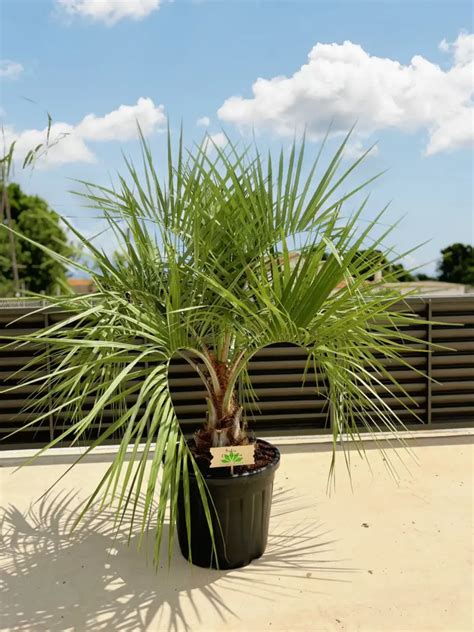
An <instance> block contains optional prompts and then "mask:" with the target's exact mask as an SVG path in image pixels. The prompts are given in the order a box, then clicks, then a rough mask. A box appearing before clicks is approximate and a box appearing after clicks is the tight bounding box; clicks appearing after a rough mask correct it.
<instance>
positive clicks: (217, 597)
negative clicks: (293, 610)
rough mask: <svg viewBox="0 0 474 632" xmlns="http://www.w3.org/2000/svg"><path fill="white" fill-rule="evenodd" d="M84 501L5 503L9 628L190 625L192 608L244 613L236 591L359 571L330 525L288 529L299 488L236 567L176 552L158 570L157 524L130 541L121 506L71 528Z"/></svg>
mask: <svg viewBox="0 0 474 632" xmlns="http://www.w3.org/2000/svg"><path fill="white" fill-rule="evenodd" d="M76 507H77V501H76V495H75V493H74V492H61V493H57V494H50V495H49V496H47V497H45V498H43V499H42V500H41V501H39V502H38V503H36V504H32V505H31V506H30V508H29V510H28V511H26V512H21V511H19V510H18V509H17V508H16V507H15V506H10V507H8V508H6V509H4V510H3V512H2V521H1V539H0V546H1V549H0V572H1V580H0V584H1V589H2V595H3V596H2V615H1V626H0V627H1V629H2V630H11V631H17V630H18V631H28V632H30V631H31V630H35V631H37V630H48V631H50V632H59V631H60V632H64V631H65V630H78V631H81V630H90V629H93V630H94V631H102V630H117V631H126V632H132V630H133V631H134V632H135V631H141V630H152V629H153V630H167V631H168V630H170V631H171V630H175V631H178V630H188V629H190V624H189V621H188V619H189V614H190V613H191V615H192V618H193V619H194V620H197V621H201V622H203V621H202V620H203V618H204V620H205V619H206V617H208V616H209V610H213V611H214V613H213V618H215V617H216V616H217V617H218V619H219V620H220V621H222V623H223V624H224V623H225V622H226V621H228V620H229V619H230V618H233V617H235V618H237V619H238V613H236V612H234V611H233V610H232V603H235V602H236V600H235V595H236V594H241V596H242V598H248V597H249V596H251V597H252V598H260V599H264V600H265V599H266V600H270V601H277V600H278V599H280V598H282V597H283V596H284V595H285V594H288V591H291V590H296V588H292V586H291V584H292V583H293V584H295V583H296V582H295V580H297V579H298V578H305V580H307V581H306V583H305V586H307V588H305V591H304V592H305V593H307V592H310V593H317V592H321V590H322V584H320V582H325V581H347V580H348V577H349V574H350V573H351V572H352V569H349V568H344V567H343V566H342V564H343V560H334V559H329V558H328V556H330V554H331V547H332V544H333V542H332V541H331V540H330V538H329V534H328V533H327V532H324V531H323V530H322V528H321V525H317V524H315V522H314V521H313V522H312V523H311V524H304V525H303V526H299V527H298V526H295V525H298V521H296V523H295V521H294V520H293V521H292V522H291V524H292V527H291V528H288V523H287V521H286V520H285V515H287V514H291V515H292V517H293V515H294V514H295V512H298V511H299V510H301V509H303V508H304V506H303V505H302V504H301V502H300V501H298V500H297V497H295V494H294V493H293V492H292V490H279V491H276V493H275V497H274V503H273V513H272V523H271V528H270V536H269V543H268V547H267V551H266V553H265V555H264V556H263V557H262V558H261V559H259V560H256V561H254V562H253V563H252V564H251V565H250V566H249V567H247V568H244V569H237V570H233V571H216V570H207V569H201V568H197V567H192V566H190V565H189V564H188V563H187V562H186V561H185V560H184V559H183V558H182V557H181V555H180V554H179V551H177V550H176V551H175V555H174V557H173V561H172V564H171V567H170V569H168V567H167V563H166V562H165V563H164V564H163V565H162V568H161V569H160V570H159V571H158V573H157V572H155V569H154V567H153V564H152V562H151V550H152V547H153V541H152V540H153V538H152V533H151V532H150V534H149V535H150V537H149V538H148V540H147V542H146V545H145V546H143V547H142V549H141V550H140V552H137V548H136V544H137V541H138V535H134V536H132V538H131V542H130V546H128V543H127V536H128V532H127V531H126V527H124V528H123V530H122V529H119V530H118V532H117V531H116V529H115V527H114V524H113V518H112V514H111V513H110V512H108V511H102V512H100V513H99V512H92V514H90V515H89V517H88V518H87V519H86V520H85V521H84V522H83V523H81V525H80V526H79V527H78V528H77V529H76V530H75V531H74V532H73V533H71V525H72V522H73V518H74V514H75V509H76ZM279 523H281V525H283V527H282V528H279V526H278V525H279ZM285 523H287V527H286V528H285V527H284V525H285ZM164 547H165V548H164V549H163V550H164V551H166V547H167V543H166V542H164ZM175 548H176V545H175ZM298 592H302V591H301V590H299V591H298ZM232 597H233V598H232ZM203 600H204V601H203ZM203 603H204V604H205V607H203ZM152 622H153V624H152ZM151 626H152V627H151Z"/></svg>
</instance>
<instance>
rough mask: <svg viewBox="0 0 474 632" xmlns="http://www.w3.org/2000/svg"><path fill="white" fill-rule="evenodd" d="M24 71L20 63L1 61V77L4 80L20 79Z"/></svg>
mask: <svg viewBox="0 0 474 632" xmlns="http://www.w3.org/2000/svg"><path fill="white" fill-rule="evenodd" d="M23 70H24V68H23V65H22V64H20V63H19V62H18V61H12V60H11V59H0V77H1V78H2V79H18V77H19V76H20V75H21V73H22V72H23Z"/></svg>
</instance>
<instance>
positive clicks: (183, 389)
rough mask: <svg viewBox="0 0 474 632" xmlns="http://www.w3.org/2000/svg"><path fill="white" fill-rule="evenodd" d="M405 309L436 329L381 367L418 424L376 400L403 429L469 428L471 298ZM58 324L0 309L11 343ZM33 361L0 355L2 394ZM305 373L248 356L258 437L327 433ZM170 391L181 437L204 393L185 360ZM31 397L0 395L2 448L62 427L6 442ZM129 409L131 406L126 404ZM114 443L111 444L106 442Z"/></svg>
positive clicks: (35, 429) (18, 354)
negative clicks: (430, 348) (401, 392)
mask: <svg viewBox="0 0 474 632" xmlns="http://www.w3.org/2000/svg"><path fill="white" fill-rule="evenodd" d="M406 302H407V303H408V304H409V307H410V309H411V310H412V311H413V312H415V313H416V314H418V315H420V316H423V317H424V318H426V319H427V320H434V321H440V322H441V323H442V324H440V325H423V326H419V325H418V326H414V327H412V328H409V329H407V331H408V332H409V333H410V334H411V335H413V336H415V337H416V338H417V339H418V340H419V343H418V345H417V348H416V349H415V351H414V352H410V354H406V355H405V356H404V359H405V360H406V361H408V362H409V363H410V365H411V366H412V367H413V369H409V368H407V367H406V366H404V364H403V363H399V362H394V361H385V363H386V366H387V367H388V369H389V371H390V372H391V374H392V375H393V376H394V377H395V378H396V380H397V381H398V382H399V383H400V384H401V385H402V386H403V387H404V389H405V390H406V391H407V392H408V393H409V394H410V396H411V397H412V398H413V399H414V401H415V402H416V407H415V408H414V410H415V412H416V414H417V415H418V417H419V418H420V421H417V420H416V419H415V418H414V417H413V416H412V415H411V414H410V413H409V412H408V411H407V410H405V409H404V408H403V407H401V406H400V405H399V402H398V401H397V398H396V397H395V395H396V393H394V392H393V388H392V393H387V391H386V390H385V389H384V388H383V387H380V389H379V395H380V397H382V398H383V399H384V400H385V401H387V403H388V404H390V405H391V406H392V407H393V409H394V411H395V412H396V413H397V414H398V415H399V417H400V418H401V419H402V421H403V422H404V423H405V424H406V425H407V427H409V428H426V427H428V428H441V427H446V426H448V427H460V426H466V425H474V295H465V296H451V297H432V298H423V297H417V298H409V299H407V301H406ZM19 316H23V318H22V319H21V320H20V321H18V322H17V323H16V324H13V325H8V323H11V321H13V320H14V319H16V318H18V317H19ZM59 318H61V315H60V314H58V313H54V312H51V311H45V312H37V313H35V312H34V310H33V309H32V307H31V305H26V304H25V305H15V304H13V303H12V304H10V305H6V304H3V305H2V306H0V330H4V331H5V333H8V334H9V335H11V334H13V333H15V332H18V333H19V332H20V331H21V332H22V333H26V332H29V333H34V331H36V330H37V329H39V328H41V327H44V326H46V325H49V324H51V323H52V322H55V321H57V320H58V319H59ZM429 342H435V343H440V344H442V345H443V346H445V347H449V350H445V349H443V350H436V351H434V352H433V353H429V354H427V353H426V347H427V343H429ZM34 353H35V349H34V345H30V346H26V347H22V348H20V349H16V350H12V349H2V350H1V351H0V391H2V390H3V389H4V388H6V387H8V386H11V385H13V384H17V383H21V382H22V381H24V380H25V379H26V378H27V377H28V371H27V370H25V368H24V367H25V366H26V364H27V363H28V361H29V360H31V358H32V357H33V354H34ZM305 366H306V355H305V352H304V350H303V349H300V348H297V347H294V346H289V345H277V346H273V347H271V348H266V349H263V350H262V351H260V352H259V353H258V354H257V355H256V356H254V358H253V360H252V361H251V363H250V366H249V375H250V377H251V381H252V385H253V389H254V392H255V394H256V396H257V398H258V399H257V401H256V402H253V403H252V402H249V403H248V404H247V405H246V416H247V419H248V421H249V425H250V427H251V428H252V429H254V430H255V431H256V432H258V433H260V434H266V433H267V432H272V433H282V432H298V433H301V432H325V431H327V428H328V400H327V397H326V394H325V386H324V378H322V379H320V380H319V381H318V384H319V389H318V394H315V388H314V383H312V381H311V377H313V378H314V373H313V374H311V371H310V372H309V373H308V374H307V375H306V380H305V382H304V384H303V385H302V377H303V373H304V370H305ZM415 369H418V370H419V371H421V372H422V373H423V374H424V375H420V374H419V373H417V371H416V370H415ZM319 377H320V378H321V376H319ZM431 378H432V379H431ZM433 380H434V381H433ZM170 387H171V391H172V396H173V401H174V403H175V408H176V412H177V414H178V417H179V419H180V422H181V424H182V426H183V427H184V428H185V430H186V431H188V432H192V431H193V430H194V429H195V428H196V427H197V426H199V425H200V423H201V422H202V420H203V419H204V415H205V400H204V391H203V388H202V385H201V384H200V380H199V377H198V376H197V375H196V374H195V373H194V371H193V369H192V367H190V366H189V365H188V364H187V363H186V362H185V361H184V360H179V359H177V360H173V362H172V363H171V366H170ZM34 396H35V393H34V387H33V386H31V385H29V386H27V385H23V386H20V388H19V389H17V390H15V391H11V392H6V393H3V392H0V439H1V441H0V448H3V449H5V448H7V447H9V448H11V447H13V445H15V446H17V447H20V446H23V447H31V446H39V445H41V444H44V443H46V442H48V441H50V440H51V439H53V438H54V437H56V436H58V434H59V433H61V432H62V431H63V430H64V429H65V428H66V427H67V418H65V417H63V416H61V415H58V416H52V415H51V416H50V417H49V418H48V419H47V420H46V421H44V420H43V421H42V422H41V423H39V424H33V425H32V426H30V427H28V428H27V429H22V430H20V431H19V432H18V433H16V434H14V435H13V436H11V437H8V438H6V436H7V435H8V434H9V433H11V432H12V431H14V430H16V429H18V428H21V427H22V426H23V425H24V424H25V423H26V422H29V421H32V420H34V419H35V417H34V415H33V414H32V413H30V412H25V411H24V410H23V408H24V405H25V402H26V400H27V398H28V397H29V398H33V399H34ZM401 401H402V402H404V403H406V404H408V405H409V406H410V407H411V408H413V405H412V404H411V403H410V401H409V400H408V399H407V398H406V397H403V396H402V397H401ZM132 402H133V399H131V400H130V403H132ZM91 404H92V401H91V402H90V405H91ZM113 414H114V413H113V411H105V412H104V417H103V420H102V430H103V429H104V427H105V426H106V425H107V423H110V421H111V420H112V418H113ZM98 430H99V428H98V427H96V428H95V429H94V428H92V429H91V435H90V436H89V437H88V438H89V440H91V439H92V438H93V436H94V434H96V433H97V431H98ZM118 439H119V437H118V436H115V437H114V438H113V439H112V442H113V441H115V442H116V441H117V440H118Z"/></svg>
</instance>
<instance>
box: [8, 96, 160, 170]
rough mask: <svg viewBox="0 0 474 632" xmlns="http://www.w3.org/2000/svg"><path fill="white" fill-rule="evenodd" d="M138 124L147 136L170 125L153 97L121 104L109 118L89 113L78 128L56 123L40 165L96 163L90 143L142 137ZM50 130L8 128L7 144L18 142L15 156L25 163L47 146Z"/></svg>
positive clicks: (52, 126) (39, 162) (107, 115)
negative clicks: (32, 151) (30, 153)
mask: <svg viewBox="0 0 474 632" xmlns="http://www.w3.org/2000/svg"><path fill="white" fill-rule="evenodd" d="M137 123H138V124H139V125H140V127H141V130H142V132H143V134H144V135H145V136H148V135H149V134H152V133H153V132H154V131H156V130H157V129H159V128H160V127H162V126H163V125H164V124H165V123H166V116H165V114H164V107H163V105H158V106H155V104H154V103H153V101H152V100H151V99H149V98H143V97H141V98H140V99H138V101H137V103H136V105H121V106H120V107H118V108H117V109H116V110H113V111H112V112H109V113H108V114H106V115H105V116H102V117H98V116H96V115H95V114H88V115H87V116H85V117H84V118H83V119H82V121H80V122H79V123H78V124H77V125H71V124H69V123H61V122H58V123H53V124H52V125H51V129H50V130H49V149H48V151H47V153H46V154H45V155H43V156H42V157H41V158H40V159H39V161H38V166H49V167H51V166H58V165H62V164H65V163H71V162H94V161H95V155H94V153H93V152H92V151H91V149H90V148H89V146H88V144H87V143H91V142H99V141H111V140H118V141H126V140H130V139H133V138H137V137H138V128H137ZM46 140H47V128H44V129H42V130H37V129H28V130H24V131H22V132H16V131H15V130H14V129H13V128H12V127H6V128H5V141H6V143H5V144H6V145H7V146H9V145H10V143H11V142H12V141H16V145H15V156H16V157H17V158H19V159H20V160H22V159H23V158H24V157H25V156H26V154H27V153H28V151H29V150H30V149H33V148H34V147H36V146H37V145H39V144H40V143H43V144H46Z"/></svg>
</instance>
